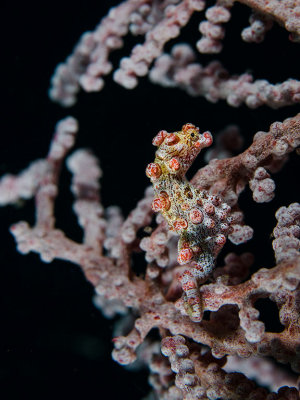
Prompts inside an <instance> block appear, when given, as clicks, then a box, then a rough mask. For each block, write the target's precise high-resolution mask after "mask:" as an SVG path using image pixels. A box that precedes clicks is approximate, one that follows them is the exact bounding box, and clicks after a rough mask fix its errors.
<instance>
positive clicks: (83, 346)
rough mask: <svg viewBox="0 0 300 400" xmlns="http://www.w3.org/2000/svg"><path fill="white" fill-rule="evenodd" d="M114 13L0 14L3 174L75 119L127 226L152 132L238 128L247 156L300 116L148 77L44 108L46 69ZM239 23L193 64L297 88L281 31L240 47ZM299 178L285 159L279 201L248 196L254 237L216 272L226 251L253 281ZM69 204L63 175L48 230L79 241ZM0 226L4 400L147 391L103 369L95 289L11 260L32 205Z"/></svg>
mask: <svg viewBox="0 0 300 400" xmlns="http://www.w3.org/2000/svg"><path fill="white" fill-rule="evenodd" d="M116 4H118V2H117V1H103V0H102V1H91V0H86V1H85V2H82V3H81V4H78V5H75V4H73V2H71V1H63V0H62V1H57V0H54V1H51V2H49V1H46V2H40V3H38V4H37V3H34V2H23V1H14V2H8V1H4V2H2V3H1V6H0V9H1V24H0V25H1V50H0V51H1V75H0V77H1V79H0V82H1V91H0V96H1V114H0V138H1V142H0V143H1V145H0V152H1V158H0V173H1V174H4V173H6V172H12V173H17V172H18V171H20V170H21V169H23V168H24V167H26V166H27V165H28V164H29V163H30V162H31V161H33V160H35V159H37V158H41V157H43V156H45V155H46V153H47V150H48V146H49V143H50V140H51V136H52V132H53V129H54V126H55V123H56V122H57V121H58V120H59V119H61V118H64V117H65V116H67V115H72V116H74V117H76V118H77V119H78V120H79V124H80V131H79V135H78V140H77V142H76V146H75V148H78V147H88V148H91V149H92V150H93V151H94V153H95V154H96V155H97V156H98V157H99V159H100V163H101V166H102V169H103V172H104V177H103V179H102V198H103V203H104V205H105V206H108V205H112V204H117V205H119V206H120V207H121V208H122V210H123V212H124V214H125V215H126V214H127V213H128V212H129V211H130V210H131V209H132V208H133V207H134V206H135V204H136V202H137V201H138V200H139V199H140V198H141V197H142V196H143V192H144V189H145V188H146V186H148V184H149V182H148V179H147V178H146V176H145V175H144V170H145V166H146V165H147V163H148V162H150V161H152V159H153V156H154V151H153V147H152V146H151V140H152V137H153V136H154V135H155V134H156V133H157V131H159V130H160V129H166V130H168V131H169V132H170V131H173V130H178V129H179V128H180V127H181V126H182V125H183V124H184V123H186V122H192V123H195V124H196V125H198V126H199V127H200V129H201V130H207V129H208V130H210V131H212V133H215V132H218V131H219V130H221V129H222V128H224V127H225V126H226V125H227V124H229V123H236V124H238V125H239V126H240V128H241V132H242V133H243V135H244V138H245V144H244V147H247V146H248V145H249V144H250V143H251V138H252V136H253V134H254V133H255V132H256V131H258V130H265V131H267V130H268V128H269V125H270V124H271V123H272V122H274V121H276V120H277V121H282V120H283V119H285V118H287V117H289V116H293V115H295V114H296V112H297V111H299V107H298V106H293V107H285V108H283V109H280V110H270V109H268V108H267V107H260V108H259V109H256V110H250V109H247V108H246V107H245V106H242V107H240V108H238V109H234V108H231V107H229V106H228V105H227V104H226V103H225V102H223V101H221V102H219V103H217V104H211V103H208V102H207V101H205V100H204V99H202V98H191V97H189V96H188V95H186V94H185V93H183V92H181V91H180V90H177V89H163V88H160V87H158V86H155V85H152V84H150V83H149V81H148V79H147V78H144V79H141V81H140V84H139V86H138V87H137V88H136V89H134V90H132V91H130V90H125V89H123V88H122V87H120V86H119V85H117V84H115V83H114V82H113V81H112V79H111V76H108V77H107V79H106V86H105V88H104V89H103V90H102V91H101V92H100V93H93V94H86V93H83V92H82V93H80V95H79V98H78V102H77V103H76V105H75V106H74V107H72V108H70V109H64V108H62V107H60V106H59V105H57V104H54V103H52V102H51V101H50V100H49V98H48V96H47V91H48V88H49V81H50V77H51V75H52V73H53V71H54V68H55V66H56V65H57V64H58V63H59V62H61V61H63V60H64V59H65V58H66V56H67V55H69V54H70V53H71V50H72V48H73V46H74V45H75V43H76V42H77V41H78V39H79V37H80V35H81V34H82V33H83V32H84V31H86V30H92V29H94V27H95V26H96V24H98V22H99V21H100V19H101V17H103V16H104V15H105V14H106V13H107V11H108V9H109V8H110V6H111V5H116ZM209 4H213V3H210V2H209ZM202 14H203V13H202ZM202 14H201V15H202ZM248 16H249V9H247V8H246V7H244V6H242V5H239V4H237V5H235V7H234V11H233V13H232V21H231V22H230V23H229V24H228V26H227V30H226V38H225V40H224V50H223V52H222V54H221V55H220V56H201V57H199V60H200V62H201V63H202V64H204V65H205V64H206V63H207V62H209V61H210V60H212V59H214V58H218V59H221V61H222V62H223V64H224V66H225V67H226V68H227V69H228V70H229V71H230V72H231V73H238V74H239V73H243V72H245V71H250V72H251V73H253V75H254V77H255V79H268V80H269V81H270V82H272V83H276V82H282V81H283V80H285V79H287V78H298V79H299V47H297V45H296V44H293V43H291V42H289V41H288V33H287V32H286V31H285V30H284V29H282V28H280V27H278V26H275V28H273V30H272V31H271V32H269V33H268V34H267V38H266V40H265V41H264V43H262V44H246V43H244V42H243V41H242V40H241V39H240V32H241V29H242V28H243V27H245V26H247V20H248ZM199 21H200V16H199V15H195V16H194V17H193V18H192V21H191V23H190V24H189V25H188V26H187V27H186V28H184V30H183V33H182V36H181V38H180V41H189V42H190V43H191V44H195V43H196V41H197V40H198V38H199V36H200V34H199V32H198V30H197V27H198V23H199ZM125 40H126V46H125V48H124V49H122V50H119V51H117V52H115V53H114V54H113V56H112V60H113V63H114V66H115V67H117V65H118V61H119V59H120V57H122V56H125V55H128V54H129V52H130V49H131V48H132V46H133V45H134V44H135V43H138V42H140V41H141V38H131V37H128V38H127V39H125ZM175 42H178V40H175V41H173V42H172V43H169V44H168V45H167V49H169V48H170V46H171V45H172V44H174V43H175ZM203 163H204V161H203V156H200V157H198V159H197V160H196V162H195V166H194V167H193V169H192V171H191V174H190V176H191V175H192V172H193V171H194V172H195V171H196V170H197V169H198V168H199V167H201V166H202V165H203ZM297 168H299V162H298V159H297V156H296V155H295V154H293V156H292V157H291V161H290V162H289V164H287V165H286V166H285V167H284V169H283V170H282V171H281V172H280V173H278V174H277V175H276V176H274V178H275V181H276V184H277V188H276V198H275V200H273V201H272V202H271V203H269V204H256V203H254V202H253V201H252V199H251V192H250V190H249V189H247V190H246V191H245V192H244V193H243V194H242V196H241V202H240V204H241V206H242V208H243V209H244V210H245V212H246V222H247V223H248V224H249V225H251V226H253V227H254V229H255V236H254V239H253V240H252V241H251V242H249V243H248V244H247V245H242V246H240V247H238V248H236V247H234V246H230V245H226V246H225V249H224V250H223V252H222V254H221V255H220V257H219V261H218V263H219V265H222V260H223V257H224V255H225V254H227V253H228V251H236V252H237V253H239V254H240V253H242V252H243V251H253V252H254V253H255V255H256V261H255V265H254V267H253V270H255V269H258V268H260V267H271V266H273V265H274V258H273V253H272V247H271V241H272V239H271V237H270V234H271V232H272V229H273V227H274V225H275V218H274V213H275V211H276V210H277V209H278V208H279V207H280V206H281V205H289V204H290V203H291V202H295V201H297V200H298V199H299V197H298V195H299V191H298V193H297V189H298V182H297V180H296V169H297ZM71 204H72V197H71V196H70V194H69V173H68V172H67V171H63V173H62V179H61V187H60V194H59V197H58V201H57V206H56V215H57V226H58V227H59V228H61V229H63V230H64V231H65V232H66V233H67V234H68V235H69V236H70V237H71V238H74V239H76V240H80V238H81V231H80V229H79V228H78V227H77V225H76V220H75V217H74V215H73V214H72V210H71ZM0 217H1V233H0V234H1V264H0V265H1V266H0V321H1V327H0V391H1V392H2V397H1V398H3V399H10V398H30V397H31V396H37V398H40V399H48V398H49V399H50V398H53V396H55V398H62V397H65V398H72V397H77V396H78V397H79V396H84V398H85V399H92V398H94V397H95V396H97V397H99V398H104V397H105V396H104V395H105V394H106V396H109V398H110V399H119V398H120V397H121V398H130V399H141V398H143V397H144V396H145V395H146V394H147V392H148V391H149V388H148V386H147V373H146V372H140V373H136V372H135V373H134V372H129V371H127V370H126V369H124V368H122V367H120V366H119V365H117V364H116V363H114V362H113V361H112V360H111V356H110V354H111V349H112V344H111V337H112V327H113V322H112V321H107V320H106V319H104V318H103V317H102V316H101V313H100V312H99V311H98V310H97V309H96V308H95V307H94V306H93V303H92V296H93V289H92V287H91V285H90V284H89V283H88V282H86V281H85V279H84V277H83V275H82V273H81V272H80V270H79V268H78V267H77V266H75V265H72V264H69V263H66V262H61V261H55V262H53V263H51V264H43V263H42V262H41V261H40V259H39V257H38V256H37V255H36V254H29V255H26V256H22V255H20V254H18V253H17V251H16V250H15V243H14V240H13V237H12V236H11V235H10V233H9V232H8V228H9V226H10V225H11V224H12V223H14V222H17V221H19V220H27V221H29V222H30V223H33V221H34V205H33V201H29V202H27V203H26V204H25V205H24V207H23V208H17V207H12V206H9V207H6V208H3V209H1V210H0ZM257 307H258V308H259V309H260V311H261V319H262V320H263V321H264V322H266V324H267V329H268V330H276V329H277V330H280V324H279V323H278V312H277V311H276V307H274V305H273V304H272V303H271V302H268V301H262V302H261V303H260V304H258V305H257Z"/></svg>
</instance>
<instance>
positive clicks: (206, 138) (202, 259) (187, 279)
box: [146, 123, 231, 320]
mask: <svg viewBox="0 0 300 400" xmlns="http://www.w3.org/2000/svg"><path fill="white" fill-rule="evenodd" d="M212 141H213V139H212V135H211V133H210V132H204V133H203V134H200V133H199V128H197V127H195V126H194V125H193V124H190V123H188V124H185V125H184V126H183V127H182V130H181V131H178V132H174V133H168V132H166V131H160V132H159V133H158V134H157V135H156V136H155V138H154V139H153V144H154V145H155V146H158V149H157V151H156V154H155V160H154V162H153V163H150V164H148V166H147V169H146V174H147V176H148V177H149V178H150V179H151V182H152V184H153V187H154V192H155V198H154V200H153V203H152V208H153V210H154V211H156V212H158V211H160V212H161V214H162V215H163V216H164V218H165V219H166V221H167V222H168V224H169V227H170V230H172V231H175V232H176V233H178V234H179V235H180V239H179V242H178V259H177V260H178V262H179V264H186V263H189V262H191V269H189V270H186V271H185V272H184V273H183V274H182V276H181V277H180V280H181V283H182V288H183V290H184V292H185V294H186V297H187V299H186V300H187V302H186V305H187V308H188V313H189V315H190V316H191V318H192V319H193V320H200V318H201V306H200V298H199V295H198V293H197V292H198V291H197V286H198V282H199V281H204V280H205V279H206V278H207V277H208V276H209V274H210V273H211V272H212V270H213V267H214V264H215V258H216V256H217V254H218V253H219V251H220V250H221V248H222V247H223V245H224V244H225V242H226V235H227V234H228V233H229V232H230V222H231V219H230V217H229V213H230V207H229V206H228V205H227V204H226V203H224V202H222V200H221V198H220V197H219V196H212V195H210V194H209V193H208V192H207V191H205V190H199V189H197V188H195V187H194V186H192V185H191V184H190V183H189V182H188V181H187V179H186V177H185V174H186V172H187V170H188V169H189V167H190V165H191V164H192V162H193V161H194V160H195V158H196V157H197V155H198V154H199V153H200V151H201V149H202V148H204V147H208V146H210V145H211V144H212Z"/></svg>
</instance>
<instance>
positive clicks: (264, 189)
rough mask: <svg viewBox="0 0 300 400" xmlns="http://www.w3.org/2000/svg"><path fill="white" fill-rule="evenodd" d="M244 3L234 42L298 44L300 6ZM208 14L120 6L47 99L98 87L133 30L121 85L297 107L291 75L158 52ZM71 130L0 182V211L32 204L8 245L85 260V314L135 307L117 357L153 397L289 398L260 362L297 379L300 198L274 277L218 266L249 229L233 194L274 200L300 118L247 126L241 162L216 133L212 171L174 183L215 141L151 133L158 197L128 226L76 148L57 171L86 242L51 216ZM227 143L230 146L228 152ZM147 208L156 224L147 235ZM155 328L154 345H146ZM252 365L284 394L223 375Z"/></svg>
mask: <svg viewBox="0 0 300 400" xmlns="http://www.w3.org/2000/svg"><path fill="white" fill-rule="evenodd" d="M240 2H241V3H243V4H246V5H247V6H249V7H250V8H251V9H252V12H253V14H252V16H251V18H250V27H247V28H246V29H245V30H244V31H243V32H242V38H243V39H244V40H245V41H250V42H251V41H252V42H260V41H262V40H263V38H264V35H265V34H266V32H267V31H269V30H270V29H271V27H272V24H273V23H274V22H275V23H279V24H280V25H282V26H284V27H285V29H286V30H287V31H288V32H289V33H290V39H291V40H293V41H295V42H297V41H298V42H299V38H300V3H299V1H297V0H295V1H293V0H284V1H277V0H270V1H268V2H263V1H259V0H257V1H255V0H240ZM233 5H234V1H232V0H217V2H216V4H215V5H214V6H212V7H209V8H207V9H206V12H205V17H206V19H207V20H204V21H202V22H201V24H200V27H199V29H200V32H201V33H202V35H203V36H202V38H201V39H200V40H198V41H197V44H196V47H197V49H198V51H199V52H200V53H204V52H206V53H218V52H220V51H221V49H222V39H223V36H224V34H225V24H226V23H227V22H228V21H229V19H230V10H231V8H232V7H233ZM205 8H206V3H205V1H202V0H165V1H156V0H151V1H150V0H127V1H124V2H122V3H121V4H120V5H119V6H117V7H115V8H114V9H112V10H111V11H110V12H109V15H108V16H107V17H105V18H104V19H103V20H102V22H101V23H100V25H99V26H98V27H97V28H96V30H95V31H94V32H88V33H86V34H85V35H83V37H82V38H81V40H80V42H79V44H78V45H77V46H76V48H75V50H74V53H73V55H72V56H70V57H69V58H68V59H67V61H66V63H65V64H61V65H60V66H58V68H57V70H56V73H55V75H54V77H53V79H52V88H51V90H50V96H51V98H52V99H53V100H55V101H58V102H60V103H61V104H62V105H64V106H70V105H72V104H74V102H75V101H76V98H75V95H76V93H77V92H78V90H79V87H82V88H83V89H85V90H87V91H98V90H100V89H101V88H102V86H103V84H104V81H103V76H104V75H106V74H108V73H109V72H111V70H112V64H111V63H110V61H109V55H110V53H111V51H112V50H114V49H117V48H119V47H121V46H122V44H123V39H122V37H123V36H125V35H126V34H127V33H128V30H130V32H131V33H133V34H135V35H145V42H144V44H141V45H137V46H136V47H134V49H133V50H132V53H131V55H130V56H129V57H127V58H123V59H122V60H121V63H120V68H119V69H118V70H116V71H115V72H114V80H115V81H116V82H118V83H120V84H121V85H123V86H124V87H125V88H133V87H134V86H136V85H137V83H138V77H141V76H145V75H147V74H148V73H149V77H150V79H151V81H152V82H155V83H159V84H161V85H163V86H166V87H179V88H182V89H184V90H186V91H187V92H188V93H190V94H192V95H197V96H204V97H205V98H206V99H207V100H209V101H211V102H216V101H218V100H219V99H224V100H226V101H227V103H228V104H229V105H231V106H235V107H238V106H239V105H241V104H242V103H245V104H246V106H248V107H251V108H255V107H258V106H261V105H263V104H264V105H267V106H270V107H272V108H279V107H282V106H288V105H292V104H296V103H299V102H300V83H299V81H297V80H296V79H289V80H287V81H285V82H282V83H279V84H270V83H269V82H268V81H265V80H258V81H253V78H252V77H251V76H250V75H249V74H248V73H247V74H246V73H245V74H243V75H241V76H235V75H233V76H229V74H228V73H227V72H226V71H224V68H223V67H222V66H221V64H220V63H219V62H217V61H215V62H212V63H210V64H208V65H207V66H206V67H202V66H201V65H200V64H199V63H198V62H197V60H196V56H195V52H194V51H193V50H192V49H191V47H190V46H189V45H186V44H180V45H175V46H174V47H173V49H172V50H171V53H170V54H162V52H163V48H164V45H165V44H166V43H167V42H168V41H169V40H170V39H173V38H175V37H177V36H178V35H179V33H180V30H181V28H182V27H183V26H185V25H186V24H187V23H188V22H189V20H190V18H191V16H192V15H193V14H194V13H196V12H200V11H203V10H204V9H205ZM150 68H151V69H150ZM195 122H196V121H195ZM197 123H198V122H197ZM199 124H201V121H199ZM77 132H78V123H77V121H76V119H75V118H73V117H67V118H65V119H63V120H61V121H60V122H59V123H58V124H57V126H56V130H55V134H54V136H53V140H52V142H51V145H50V149H49V152H48V155H47V156H46V157H45V158H44V159H41V160H37V161H35V162H33V163H32V164H30V165H29V167H28V168H27V169H25V170H24V171H23V172H21V173H20V174H19V175H16V176H15V175H10V174H7V175H4V176H3V177H2V178H1V180H0V204H1V205H6V204H15V203H17V202H18V201H19V200H20V199H23V200H24V199H25V200H27V199H30V198H32V197H34V198H35V206H36V220H35V224H34V225H33V226H30V225H29V224H28V223H27V222H24V221H21V222H18V223H16V224H14V225H13V226H12V227H11V232H12V234H13V235H14V237H15V240H16V242H17V248H18V251H19V252H20V253H23V254H27V253H28V252H31V251H33V252H36V253H38V254H39V255H40V257H41V259H42V260H43V261H44V262H51V261H52V260H54V259H55V258H57V259H62V260H66V261H70V262H72V263H74V264H76V265H78V266H80V268H81V269H82V271H83V273H84V274H85V277H86V279H87V280H89V281H90V282H91V284H92V285H93V286H94V288H95V292H96V300H95V304H97V305H98V307H99V308H100V309H101V310H102V312H103V314H104V315H106V316H108V317H111V316H114V315H116V314H127V316H128V314H130V313H131V310H134V311H135V312H134V314H133V316H132V318H131V321H133V320H134V322H132V324H131V326H130V332H129V334H127V335H125V331H127V332H128V331H129V330H128V326H127V323H128V319H126V318H123V320H122V321H123V325H124V329H123V330H122V329H121V334H120V335H119V336H117V337H115V338H114V339H113V342H114V350H113V358H114V360H116V361H117V362H118V363H120V364H123V365H127V364H131V363H133V362H134V361H135V360H136V359H139V360H142V361H143V362H144V363H146V364H147V365H148V366H149V368H150V379H149V382H150V384H151V386H152V387H153V391H154V395H155V396H156V398H158V399H163V400H171V399H172V400H177V399H178V400H179V399H180V400H181V399H186V400H189V399H193V400H194V399H210V400H212V399H220V398H221V399H228V400H229V399H230V400H235V399H249V400H250V399H251V400H254V399H257V400H258V399H267V400H277V399H278V400H279V399H280V400H283V399H289V400H294V399H299V391H298V389H299V388H297V383H296V380H295V379H294V378H293V376H290V375H289V376H288V377H286V376H285V374H284V373H282V372H281V371H280V370H279V368H278V367H277V366H275V365H274V364H272V362H271V361H269V359H268V358H265V357H272V358H273V359H274V360H276V361H278V362H279V363H284V364H287V363H288V364H289V366H290V367H291V369H292V370H293V371H294V372H295V373H299V372H300V323H299V321H300V307H299V295H300V291H299V288H300V255H299V250H300V240H299V237H300V204H299V203H296V202H294V203H292V204H290V205H282V207H281V208H279V210H278V211H277V213H276V219H277V221H278V222H277V226H276V227H275V228H274V231H273V238H274V240H273V249H274V252H275V259H276V265H275V266H274V267H273V268H268V269H267V268H260V269H259V270H258V271H256V272H255V273H253V274H252V276H251V275H250V273H249V269H250V266H251V264H252V261H253V256H252V254H249V253H243V254H240V255H237V254H234V253H229V254H227V256H226V257H225V259H224V265H222V266H221V265H220V263H221V262H220V260H218V263H216V260H217V257H218V254H219V252H220V250H221V249H222V247H223V246H224V245H225V242H226V238H227V237H228V238H229V240H230V241H231V242H233V243H234V244H240V243H244V242H246V241H248V240H250V239H251V237H252V234H253V229H252V228H251V227H250V226H248V225H245V224H244V221H243V211H246V210H241V208H242V207H241V208H240V206H239V204H238V201H239V196H240V194H241V193H242V191H243V190H244V189H245V187H246V186H247V185H248V186H249V188H250V190H251V191H252V194H253V200H254V201H255V202H258V203H263V202H269V201H271V200H272V199H273V198H274V194H275V182H274V180H273V174H275V173H276V172H278V171H279V170H280V169H281V167H282V166H283V165H284V163H285V162H286V161H287V160H288V158H289V154H290V153H291V152H292V151H294V150H296V149H297V147H298V146H299V145H300V114H297V115H295V116H293V117H291V118H287V119H285V120H284V121H282V122H274V123H273V124H272V125H271V126H270V129H269V132H262V131H259V132H257V133H256V134H254V135H253V141H252V143H251V144H250V145H249V147H248V148H247V149H246V150H244V151H243V152H241V153H240V154H238V155H236V156H231V154H230V151H231V149H239V144H240V142H241V140H240V138H239V134H238V132H237V129H236V128H234V127H230V128H227V130H225V131H224V132H223V134H222V135H223V138H222V140H219V141H218V145H217V147H216V148H215V149H214V150H213V151H212V152H211V153H210V154H211V155H212V156H208V157H207V159H208V160H209V163H208V164H207V165H206V166H204V167H203V168H200V169H199V170H198V171H197V172H196V174H195V175H194V177H193V178H192V179H191V181H190V182H188V181H187V179H186V178H185V174H186V172H187V170H188V168H189V167H190V165H191V164H192V162H193V161H194V159H195V158H196V156H197V155H198V154H199V152H200V150H201V149H202V148H204V147H208V146H210V145H211V144H212V135H211V133H210V132H207V131H206V132H204V133H200V131H199V129H198V128H197V127H196V126H195V125H192V124H191V123H186V124H185V125H183V127H182V130H180V131H177V132H173V133H168V132H167V131H165V130H162V131H160V132H159V133H158V134H157V135H156V136H155V138H154V140H153V144H154V145H155V146H157V151H156V154H155V160H154V162H152V163H150V164H148V166H147V169H146V174H147V176H148V177H149V178H150V179H151V182H152V184H153V188H154V193H153V189H152V188H151V187H149V188H147V189H146V191H145V196H144V198H143V199H142V200H140V201H139V202H138V203H137V206H136V208H135V209H134V210H132V211H131V213H130V214H129V215H128V217H127V218H126V219H125V220H124V218H123V217H122V215H121V213H120V211H119V209H118V208H117V207H109V208H108V209H106V210H105V209H104V208H103V206H102V204H101V197H100V193H99V190H100V184H99V178H100V177H101V176H102V171H101V169H100V166H99V163H98V160H97V158H96V157H95V156H94V155H93V154H92V153H91V152H90V151H87V150H83V149H79V150H76V151H75V152H74V153H73V154H71V155H69V156H68V157H67V159H66V165H67V168H68V169H69V171H70V172H71V174H72V184H71V191H72V193H73V195H74V198H75V202H74V207H73V210H74V212H75V214H76V216H77V219H78V223H79V225H80V226H81V228H82V230H83V233H84V235H83V240H82V242H81V243H79V242H75V241H74V240H72V239H71V238H69V237H67V236H66V235H65V233H64V232H62V231H61V230H59V229H57V228H56V225H55V215H54V205H55V200H56V197H57V194H58V190H59V178H60V171H61V168H62V167H63V162H64V159H65V157H66V156H67V154H68V152H69V151H70V150H71V148H72V146H73V145H74V142H75V139H76V135H77ZM226 135H229V136H228V137H230V138H231V139H228V140H227V142H226ZM148 143H149V146H150V140H149V141H148ZM222 143H223V144H222ZM224 143H227V144H226V146H225V145H224ZM237 144H238V145H237ZM218 154H222V155H225V157H227V158H224V157H223V158H222V157H219V158H218ZM214 155H215V156H216V157H215V156H214ZM154 212H159V214H158V215H157V216H156V223H157V225H156V226H155V228H154V229H151V228H150V225H151V223H154V218H155V216H154ZM141 228H144V229H145V231H146V232H148V235H147V236H145V237H144V238H142V239H141V238H140V237H139V236H138V231H139V230H140V229H141ZM178 236H179V241H178V252H177V247H176V246H177V240H178ZM141 251H143V252H145V259H146V262H147V267H146V270H145V274H144V276H138V275H137V274H136V273H135V272H134V271H133V269H132V265H131V259H132V256H133V254H134V253H136V252H141ZM261 298H268V299H270V300H271V301H272V302H274V303H276V305H277V308H278V310H279V319H280V322H281V324H282V326H283V330H282V331H281V332H268V331H267V330H266V327H265V324H264V323H263V322H262V321H260V320H259V312H258V310H257V309H256V308H255V302H256V301H257V300H258V299H261ZM205 311H209V312H210V318H209V319H205V318H203V316H204V312H205ZM136 315H138V317H136ZM153 328H156V329H157V330H158V332H159V335H160V337H161V343H158V342H153V341H151V339H150V338H148V337H147V335H148V333H149V332H150V331H151V330H152V329H153ZM227 360H229V361H228V363H227V365H226V362H227ZM255 363H256V365H259V366H260V371H266V370H268V374H266V375H267V378H266V379H265V381H264V379H263V378H264V376H263V375H264V373H263V372H262V374H261V375H262V377H261V378H262V384H265V385H268V386H269V387H270V389H271V390H273V389H274V390H277V389H278V386H276V384H275V383H276V382H274V380H275V379H277V380H278V381H280V384H281V385H284V384H285V383H286V384H288V385H289V386H290V387H282V388H281V389H279V391H278V393H270V392H268V391H267V389H264V388H259V387H258V386H257V385H256V384H255V383H253V382H252V381H251V378H252V377H254V378H255V374H254V373H249V374H247V373H246V374H245V376H244V375H242V374H240V373H237V372H232V369H234V368H236V369H237V370H238V369H239V368H241V371H242V370H243V371H244V372H246V371H250V370H251V368H254V367H253V366H254V365H255ZM266 365H267V367H266ZM239 366H240V367H239ZM270 371H272V373H270ZM250 372H251V371H250ZM252 372H253V371H252ZM273 372H274V373H273ZM247 375H248V376H247ZM272 376H274V380H273V381H272ZM275 377H276V378H275ZM256 380H257V379H256Z"/></svg>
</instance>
